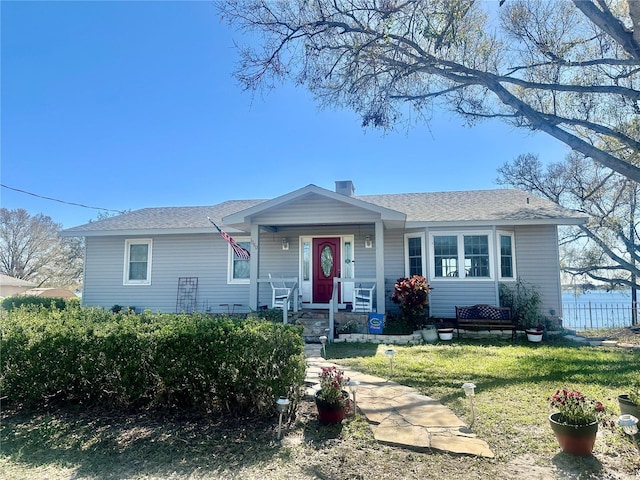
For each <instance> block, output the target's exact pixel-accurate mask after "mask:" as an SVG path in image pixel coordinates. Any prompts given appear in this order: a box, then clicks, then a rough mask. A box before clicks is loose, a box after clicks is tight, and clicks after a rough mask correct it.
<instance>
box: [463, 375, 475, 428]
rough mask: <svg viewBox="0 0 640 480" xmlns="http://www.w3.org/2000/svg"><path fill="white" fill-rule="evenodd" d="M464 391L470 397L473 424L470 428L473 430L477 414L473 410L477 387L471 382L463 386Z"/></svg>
mask: <svg viewBox="0 0 640 480" xmlns="http://www.w3.org/2000/svg"><path fill="white" fill-rule="evenodd" d="M462 389H463V390H464V394H465V395H466V396H467V397H469V403H470V404H471V423H470V424H469V428H471V427H472V426H473V422H475V421H476V412H475V409H474V408H473V397H475V396H476V386H475V384H473V383H471V382H467V383H465V384H463V385H462Z"/></svg>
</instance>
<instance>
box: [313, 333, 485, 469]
mask: <svg viewBox="0 0 640 480" xmlns="http://www.w3.org/2000/svg"><path fill="white" fill-rule="evenodd" d="M321 352H322V351H321V346H320V345H318V344H307V345H306V346H305V353H306V355H307V376H306V384H307V386H308V388H307V396H308V397H310V399H311V400H312V399H313V398H314V395H315V392H316V391H317V390H318V388H319V378H318V377H319V374H320V371H321V368H322V367H325V366H332V365H335V364H333V363H330V362H327V361H326V360H325V359H324V358H322V355H321ZM339 368H340V369H342V370H344V372H345V376H347V377H350V378H351V380H357V381H359V382H360V385H359V387H358V391H357V393H356V404H357V409H358V410H359V411H360V412H362V414H364V415H365V416H366V418H367V420H368V421H369V423H370V425H371V428H372V430H373V434H374V437H375V439H376V440H378V441H379V442H382V443H386V444H390V445H396V446H401V447H406V448H412V449H417V450H421V449H430V448H433V449H437V450H443V451H447V452H452V453H459V454H468V455H476V456H481V457H488V458H493V457H494V454H493V452H492V451H491V449H490V448H489V445H488V444H487V443H486V442H485V441H483V440H480V439H479V438H477V436H476V434H475V433H473V432H472V431H471V430H470V429H469V428H468V427H467V426H466V425H465V423H464V422H462V420H460V419H459V418H458V417H457V416H456V415H454V414H453V412H452V411H451V410H450V409H449V408H447V407H445V406H443V405H441V404H440V403H439V402H438V401H436V400H434V399H432V398H430V397H427V396H426V395H422V394H420V393H418V392H417V391H416V390H414V389H413V388H410V387H405V386H403V385H399V384H397V383H395V382H393V381H390V380H386V379H383V378H378V377H374V376H371V375H366V374H363V373H360V372H356V371H354V370H350V369H348V368H345V367H342V366H339Z"/></svg>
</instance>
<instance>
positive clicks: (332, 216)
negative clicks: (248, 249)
mask: <svg viewBox="0 0 640 480" xmlns="http://www.w3.org/2000/svg"><path fill="white" fill-rule="evenodd" d="M379 218H380V214H379V213H376V212H372V211H368V210H363V209H361V208H359V207H355V206H353V205H349V204H347V203H344V202H338V201H336V200H332V199H329V198H324V197H319V196H316V195H311V196H308V197H306V198H300V199H296V201H295V202H292V203H289V204H287V205H286V206H285V205H283V206H282V208H281V209H273V210H270V211H267V212H265V213H263V214H261V215H256V216H255V217H253V218H252V221H253V222H254V223H258V224H261V225H308V224H309V221H310V220H311V219H312V221H313V223H314V224H316V225H322V224H325V225H330V224H337V223H339V224H355V223H368V222H371V223H373V222H374V221H375V220H377V219H379Z"/></svg>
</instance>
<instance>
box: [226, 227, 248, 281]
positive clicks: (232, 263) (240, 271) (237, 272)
mask: <svg viewBox="0 0 640 480" xmlns="http://www.w3.org/2000/svg"><path fill="white" fill-rule="evenodd" d="M235 241H236V242H237V243H238V245H240V246H241V247H243V248H245V249H246V250H248V251H249V252H251V241H250V240H249V239H242V238H235ZM227 248H228V252H229V253H228V255H229V279H228V281H229V283H249V275H250V262H251V259H247V260H245V259H242V258H240V257H238V255H236V252H234V251H233V248H231V245H229V246H228V247H227Z"/></svg>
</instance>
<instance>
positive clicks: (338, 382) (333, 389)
mask: <svg viewBox="0 0 640 480" xmlns="http://www.w3.org/2000/svg"><path fill="white" fill-rule="evenodd" d="M349 380H350V379H349V377H346V378H345V376H344V370H339V369H338V368H337V367H322V371H321V372H320V390H319V391H318V394H317V398H318V400H321V401H323V402H326V403H328V404H330V405H335V406H340V407H347V406H348V403H349V396H348V395H347V396H345V395H344V394H343V393H342V392H343V391H344V387H345V385H346V384H347V382H348V381H349Z"/></svg>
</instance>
